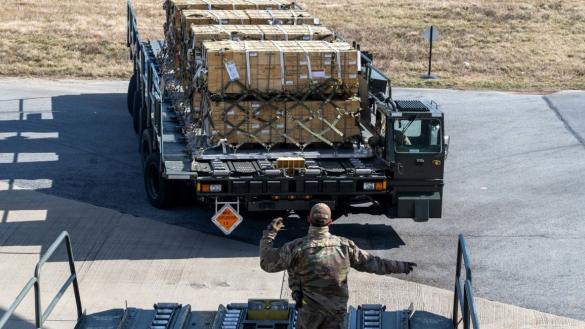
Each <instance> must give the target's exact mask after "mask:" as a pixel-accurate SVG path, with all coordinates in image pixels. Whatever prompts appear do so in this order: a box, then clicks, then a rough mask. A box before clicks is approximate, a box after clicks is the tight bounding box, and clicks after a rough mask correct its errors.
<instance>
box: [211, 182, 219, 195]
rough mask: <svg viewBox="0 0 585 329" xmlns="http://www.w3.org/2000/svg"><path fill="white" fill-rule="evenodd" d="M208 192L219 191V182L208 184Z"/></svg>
mask: <svg viewBox="0 0 585 329" xmlns="http://www.w3.org/2000/svg"><path fill="white" fill-rule="evenodd" d="M209 192H215V193H217V192H221V184H209Z"/></svg>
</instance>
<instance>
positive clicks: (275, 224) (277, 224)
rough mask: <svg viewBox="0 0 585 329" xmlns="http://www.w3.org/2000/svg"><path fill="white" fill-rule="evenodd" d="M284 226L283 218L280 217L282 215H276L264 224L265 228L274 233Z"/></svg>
mask: <svg viewBox="0 0 585 329" xmlns="http://www.w3.org/2000/svg"><path fill="white" fill-rule="evenodd" d="M283 228H284V220H283V219H282V217H277V218H275V219H273V220H272V221H271V222H270V224H268V226H266V229H267V230H269V231H272V232H274V233H277V232H278V231H280V230H282V229H283Z"/></svg>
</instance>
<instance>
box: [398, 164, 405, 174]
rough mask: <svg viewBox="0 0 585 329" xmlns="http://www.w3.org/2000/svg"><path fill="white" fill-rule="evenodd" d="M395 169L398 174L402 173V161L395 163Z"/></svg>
mask: <svg viewBox="0 0 585 329" xmlns="http://www.w3.org/2000/svg"><path fill="white" fill-rule="evenodd" d="M396 169H398V173H399V174H400V175H404V166H403V165H402V163H400V162H399V163H397V164H396Z"/></svg>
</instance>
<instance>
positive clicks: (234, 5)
mask: <svg viewBox="0 0 585 329" xmlns="http://www.w3.org/2000/svg"><path fill="white" fill-rule="evenodd" d="M232 9H233V10H236V9H237V8H236V0H232Z"/></svg>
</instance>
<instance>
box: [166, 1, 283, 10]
mask: <svg viewBox="0 0 585 329" xmlns="http://www.w3.org/2000/svg"><path fill="white" fill-rule="evenodd" d="M294 6H295V3H294V2H293V1H287V0H171V1H170V7H171V8H173V9H174V10H185V9H197V10H244V9H264V10H280V9H293V8H294Z"/></svg>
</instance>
